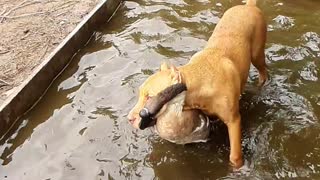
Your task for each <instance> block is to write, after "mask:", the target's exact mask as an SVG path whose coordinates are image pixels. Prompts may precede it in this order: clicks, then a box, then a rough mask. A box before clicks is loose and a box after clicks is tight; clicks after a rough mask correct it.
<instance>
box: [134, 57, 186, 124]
mask: <svg viewBox="0 0 320 180" xmlns="http://www.w3.org/2000/svg"><path fill="white" fill-rule="evenodd" d="M180 82H181V74H180V72H179V70H178V69H177V68H176V67H174V66H171V67H168V65H167V64H166V63H163V64H162V65H161V67H160V71H159V72H157V73H155V74H153V75H151V76H150V77H149V78H148V79H147V80H146V81H145V82H144V83H143V84H142V85H141V86H140V88H139V99H138V102H137V104H136V105H135V106H134V107H133V109H132V110H131V111H130V112H129V115H128V119H129V122H130V123H131V124H132V126H133V127H135V128H139V123H140V121H141V118H140V116H139V112H140V111H141V109H142V108H143V107H144V106H145V104H146V102H147V100H148V99H149V98H150V97H153V96H156V95H157V94H158V93H159V92H161V91H163V90H164V89H166V88H167V87H169V86H171V85H173V84H176V83H180Z"/></svg>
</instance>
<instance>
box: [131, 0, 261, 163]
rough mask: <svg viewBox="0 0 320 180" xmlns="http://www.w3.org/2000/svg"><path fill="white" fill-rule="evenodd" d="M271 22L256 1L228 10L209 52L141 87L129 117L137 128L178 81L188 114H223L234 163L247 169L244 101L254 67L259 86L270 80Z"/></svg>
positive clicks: (219, 24) (159, 73) (202, 53)
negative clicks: (149, 103)
mask: <svg viewBox="0 0 320 180" xmlns="http://www.w3.org/2000/svg"><path fill="white" fill-rule="evenodd" d="M265 42H266V23H265V20H264V17H263V14H262V12H261V11H260V9H259V8H257V7H256V1H255V0H248V1H247V4H246V5H239V6H235V7H232V8H230V9H229V10H227V11H226V12H225V13H224V15H223V17H222V18H221V20H220V21H219V23H218V24H217V26H216V28H215V29H214V31H213V33H212V35H211V37H210V39H209V41H208V43H207V45H206V46H205V48H204V49H203V50H201V51H200V52H198V53H196V54H195V55H193V56H192V57H191V60H190V61H189V63H188V64H186V65H184V66H181V67H178V68H175V67H170V68H169V67H167V65H166V64H163V65H162V66H161V68H160V69H161V70H160V71H159V72H157V73H155V74H154V75H152V76H150V77H149V78H148V79H147V80H146V81H145V82H144V83H143V84H142V85H141V87H140V92H139V100H138V102H137V104H136V105H135V106H134V108H133V109H132V110H131V111H130V113H129V115H128V119H129V121H130V122H131V123H132V125H133V126H134V127H138V124H139V122H140V120H141V118H140V117H139V111H140V110H141V109H142V108H143V107H144V105H145V103H146V100H147V99H148V97H152V96H155V95H156V94H157V93H159V92H160V91H162V90H163V89H165V88H166V87H168V86H170V85H172V84H175V83H184V84H185V85H186V86H187V95H186V99H185V106H184V110H190V109H200V110H202V111H203V112H204V113H205V114H207V115H208V116H217V117H218V118H219V119H221V120H222V121H223V122H224V123H225V124H226V125H227V128H228V134H229V140H230V157H229V158H230V161H231V163H232V164H233V165H234V166H235V167H236V168H239V167H241V166H242V165H243V158H242V149H241V123H240V121H241V117H240V113H239V98H240V95H241V93H242V92H243V90H244V87H245V84H246V82H247V78H248V75H249V69H250V63H252V64H253V65H254V66H255V67H256V68H257V69H258V72H259V85H263V84H264V82H265V81H266V79H267V70H266V64H265V54H264V48H265Z"/></svg>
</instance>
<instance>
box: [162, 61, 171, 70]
mask: <svg viewBox="0 0 320 180" xmlns="http://www.w3.org/2000/svg"><path fill="white" fill-rule="evenodd" d="M168 69H169V67H168V64H167V63H166V62H163V63H161V66H160V71H165V70H168Z"/></svg>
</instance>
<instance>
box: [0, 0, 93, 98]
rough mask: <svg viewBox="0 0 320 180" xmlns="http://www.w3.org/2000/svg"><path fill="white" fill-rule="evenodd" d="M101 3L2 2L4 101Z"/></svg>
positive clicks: (0, 87)
mask: <svg viewBox="0 0 320 180" xmlns="http://www.w3.org/2000/svg"><path fill="white" fill-rule="evenodd" d="M98 3H99V0H81V1H79V0H78V1H77V0H69V1H51V0H41V1H40V0H24V1H18V0H4V1H2V2H0V38H1V41H0V104H2V102H3V101H4V100H5V99H6V98H7V97H8V95H9V94H10V93H11V92H12V91H13V90H14V88H15V87H17V86H18V85H20V84H21V82H22V81H23V80H24V79H26V77H27V76H28V75H29V74H30V73H31V72H32V70H33V69H34V68H35V67H37V65H39V64H40V63H41V62H42V61H43V60H44V59H45V57H46V56H47V55H49V54H50V52H52V50H53V49H54V48H55V47H57V46H58V44H59V43H60V42H62V40H63V39H64V38H65V37H66V36H67V35H68V34H69V33H70V32H71V31H72V30H73V29H74V28H75V27H76V25H77V24H78V23H79V22H80V21H81V20H82V19H83V17H84V16H86V15H87V14H88V13H89V12H90V11H91V10H92V9H93V8H94V7H95V6H96V5H97V4H98Z"/></svg>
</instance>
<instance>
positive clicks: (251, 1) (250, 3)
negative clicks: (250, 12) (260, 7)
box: [247, 0, 257, 6]
mask: <svg viewBox="0 0 320 180" xmlns="http://www.w3.org/2000/svg"><path fill="white" fill-rule="evenodd" d="M256 4H257V0H247V5H248V6H255V5H256Z"/></svg>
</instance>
